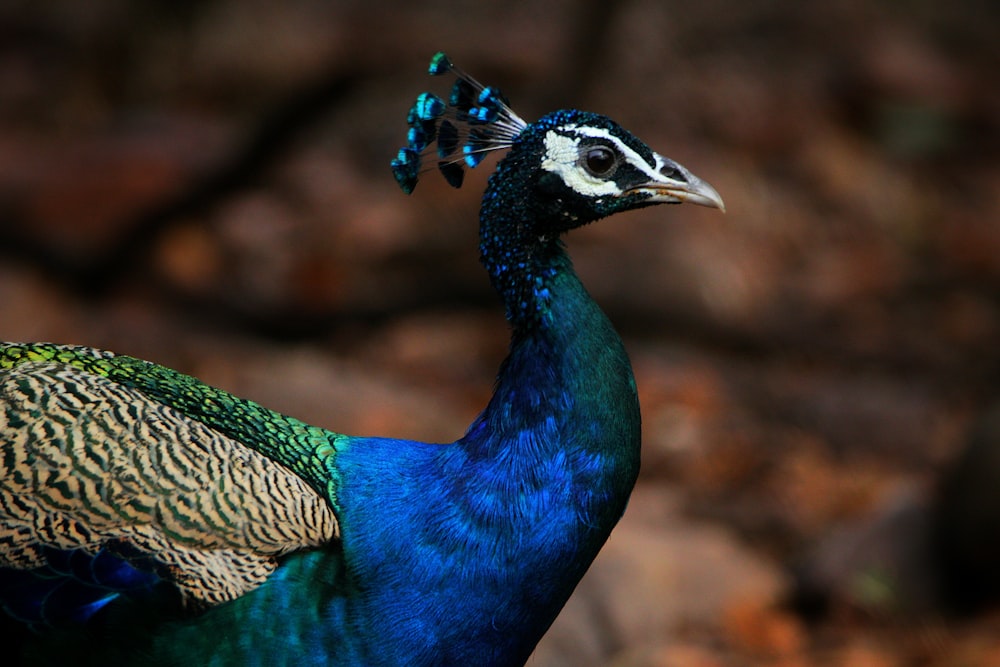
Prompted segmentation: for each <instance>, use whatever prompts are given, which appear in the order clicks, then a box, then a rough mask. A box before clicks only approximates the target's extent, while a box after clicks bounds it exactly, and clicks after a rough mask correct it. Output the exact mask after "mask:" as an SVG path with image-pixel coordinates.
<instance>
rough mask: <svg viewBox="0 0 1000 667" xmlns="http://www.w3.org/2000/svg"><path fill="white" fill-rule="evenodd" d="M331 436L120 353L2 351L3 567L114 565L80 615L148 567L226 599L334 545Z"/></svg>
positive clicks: (215, 599)
mask: <svg viewBox="0 0 1000 667" xmlns="http://www.w3.org/2000/svg"><path fill="white" fill-rule="evenodd" d="M340 437H343V436H338V435H336V434H332V433H329V432H327V431H324V430H322V429H318V428H315V427H310V426H308V425H306V424H303V423H302V422H298V421H297V420H294V419H292V418H290V417H285V416H283V415H280V414H277V413H274V412H271V411H267V410H265V409H264V408H261V407H260V406H258V405H256V404H254V403H252V402H250V401H245V400H243V399H238V398H236V397H233V396H231V395H229V394H226V393H225V392H222V391H220V390H217V389H214V388H212V387H209V386H207V385H204V384H203V383H200V382H199V381H197V380H195V379H194V378H191V377H189V376H185V375H181V374H179V373H176V372H174V371H171V370H169V369H166V368H163V367H160V366H156V365H154V364H149V363H148V362H142V361H139V360H137V359H133V358H130V357H122V356H115V355H112V354H110V353H107V352H101V351H97V350H92V349H89V348H78V347H64V346H54V345H44V344H42V345H31V346H13V345H7V346H0V568H8V572H7V573H6V574H7V575H8V577H7V578H8V579H9V575H10V570H20V571H32V572H35V573H39V572H42V573H44V576H43V577H42V578H43V579H46V580H51V579H52V578H53V576H54V575H53V572H55V573H56V574H62V575H64V576H65V577H70V578H72V577H76V578H77V579H79V578H80V577H79V575H78V571H79V570H80V569H81V568H80V566H79V565H78V564H76V565H74V564H73V563H71V562H70V561H69V560H68V558H69V557H70V556H72V557H73V558H75V559H76V561H77V562H79V561H80V560H81V559H82V560H83V561H85V562H86V569H87V570H88V573H89V574H88V576H92V575H93V572H94V571H95V569H100V567H102V563H101V560H102V559H103V560H104V561H109V560H110V561H112V562H113V563H115V564H117V565H118V566H117V567H113V568H111V569H112V570H113V573H114V576H112V577H110V580H111V583H109V582H108V579H109V577H104V580H103V581H101V582H100V587H102V588H103V589H104V590H103V591H102V593H101V595H102V596H103V597H98V598H97V599H96V600H86V602H88V603H89V604H90V605H91V607H88V608H97V607H94V605H95V604H96V602H98V601H101V600H107V599H108V591H109V590H110V591H111V592H112V595H113V594H114V592H115V591H117V590H125V589H127V588H128V587H129V586H131V585H135V582H136V579H137V576H138V579H139V580H140V582H141V583H145V582H143V581H142V580H143V579H144V577H143V576H142V575H144V574H145V579H146V580H148V579H149V576H150V575H152V576H154V577H155V578H156V579H157V580H160V581H162V580H166V581H169V582H171V583H172V584H173V585H174V586H175V587H176V588H177V589H178V591H179V592H180V594H181V597H182V599H183V600H184V601H185V602H187V603H193V604H195V605H213V604H217V603H220V602H224V601H226V600H231V599H233V598H236V597H238V596H240V595H242V594H244V593H246V592H247V591H249V590H252V589H253V588H255V587H257V586H258V585H260V584H261V583H262V582H263V581H264V580H265V579H266V578H267V577H268V575H269V574H270V573H271V572H273V571H274V569H275V568H276V566H277V561H276V559H277V557H279V556H280V555H282V554H285V553H288V552H290V551H293V550H297V549H304V548H309V547H316V546H319V545H322V544H324V543H327V542H329V541H330V540H333V539H335V538H337V536H338V525H337V520H336V518H335V515H334V512H333V507H332V505H333V502H334V499H333V497H332V495H331V494H332V489H333V485H332V482H331V480H330V478H329V476H326V477H325V478H324V474H323V472H322V469H323V467H324V465H325V461H324V458H329V457H331V456H332V455H333V453H334V444H335V443H336V441H337V438H340ZM265 452H266V453H265ZM57 563H65V565H64V566H63V567H62V568H61V569H60V567H58V566H57V565H56V564H57ZM122 566H124V567H122ZM105 569H107V568H105ZM125 575H128V576H125ZM116 577H117V579H116ZM56 578H58V577H56ZM51 589H52V587H51V586H47V587H43V589H42V592H41V593H39V594H44V595H46V596H51V595H52V590H51ZM20 590H21V594H23V593H24V590H25V589H23V588H22V589H20ZM27 590H29V591H30V590H31V589H30V588H29V589H27ZM0 595H2V593H0ZM35 604H38V602H37V601H35ZM85 606H86V605H85ZM98 606H99V605H98Z"/></svg>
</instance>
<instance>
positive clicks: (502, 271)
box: [470, 159, 640, 497]
mask: <svg viewBox="0 0 1000 667" xmlns="http://www.w3.org/2000/svg"><path fill="white" fill-rule="evenodd" d="M508 161H509V159H508V160H504V161H503V162H501V163H500V165H499V167H498V169H497V171H496V173H494V175H493V176H492V177H491V179H490V185H489V187H488V189H487V192H486V195H485V197H484V199H483V208H482V212H481V215H480V250H481V259H482V262H483V264H484V266H485V267H486V269H487V271H488V273H489V276H490V280H491V282H492V284H493V287H494V289H496V291H497V292H498V293H499V295H500V297H501V299H502V300H503V302H504V305H505V307H506V312H507V319H508V320H509V321H510V323H511V326H512V329H513V331H512V341H511V350H510V354H509V356H508V358H507V359H506V360H505V361H504V364H503V366H502V367H501V369H500V374H499V376H498V379H497V385H496V390H495V392H494V396H493V399H492V400H491V402H490V404H489V405H488V406H487V409H486V410H485V411H484V413H483V415H482V416H481V418H480V420H479V421H478V422H477V423H476V424H473V426H472V429H470V434H471V433H472V432H474V431H475V430H476V429H477V428H483V429H485V430H486V431H487V432H489V433H490V434H491V437H489V438H482V439H481V440H482V441H483V442H489V443H492V445H493V446H496V445H497V444H498V443H506V445H507V446H510V445H511V444H512V442H513V443H517V442H521V441H523V439H521V440H519V439H518V438H509V437H504V436H505V435H509V434H510V433H511V432H518V431H520V432H524V431H526V430H531V431H533V432H535V433H537V434H538V435H540V436H545V437H540V438H531V439H529V440H530V441H531V442H532V443H533V445H537V444H538V443H539V440H541V441H549V442H551V443H552V446H553V447H559V448H565V447H566V446H567V445H568V444H569V443H573V444H574V445H576V446H579V447H582V448H585V449H589V450H591V451H592V452H600V453H601V455H602V456H606V457H607V458H606V459H605V460H606V461H607V462H609V463H610V462H612V461H614V464H613V465H611V466H610V467H611V468H616V469H617V470H616V472H615V473H613V476H617V475H619V474H621V475H623V478H631V479H629V480H628V481H627V482H626V483H624V486H623V487H621V488H616V492H617V493H621V494H623V495H624V496H626V497H627V495H628V492H629V491H630V490H631V482H632V481H634V475H635V473H637V471H638V460H639V452H638V449H639V426H640V419H639V408H638V399H637V397H636V390H635V381H634V379H633V376H632V368H631V364H630V363H629V359H628V356H627V354H626V353H625V349H624V346H623V345H622V342H621V339H620V338H619V336H618V334H617V332H616V331H615V330H614V327H613V326H612V325H611V323H610V321H609V320H608V319H607V317H606V316H605V315H604V313H603V312H602V311H601V309H600V308H599V307H598V306H597V304H596V303H595V302H594V301H593V299H591V297H590V295H589V294H588V293H587V291H586V289H585V288H584V287H583V285H582V284H581V282H580V280H579V279H578V278H577V276H576V273H575V272H574V270H573V266H572V263H571V261H570V259H569V256H568V255H567V254H566V251H565V247H564V246H563V244H562V242H561V240H560V239H559V234H558V229H559V223H558V222H553V220H555V221H560V216H561V211H553V210H543V209H539V208H537V207H533V206H532V205H531V204H529V202H533V201H536V200H537V197H531V196H528V195H529V193H528V192H526V191H524V192H522V191H521V189H523V188H525V187H526V185H525V183H526V181H519V180H518V179H517V177H516V176H515V174H519V173H521V170H520V169H519V166H518V164H516V163H515V164H514V165H513V166H511V165H510V164H508ZM511 171H512V173H507V172H511ZM519 186H520V188H519ZM553 429H556V430H557V431H560V435H559V436H558V437H556V434H555V433H553V431H552V430H553ZM585 432H586V433H587V434H589V435H588V436H587V437H582V435H581V434H583V433H585ZM498 436H499V437H498ZM626 471H627V472H626ZM603 472H607V470H605V471H603ZM594 481H597V480H594ZM605 481H607V480H605ZM615 483H616V484H617V482H615ZM625 487H627V488H625Z"/></svg>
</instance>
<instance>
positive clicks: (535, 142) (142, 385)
mask: <svg viewBox="0 0 1000 667" xmlns="http://www.w3.org/2000/svg"><path fill="white" fill-rule="evenodd" d="M430 73H431V74H432V75H435V76H440V75H445V74H452V75H454V76H455V77H456V79H457V80H456V82H455V84H454V86H453V87H452V91H451V94H450V95H449V96H448V98H447V100H445V99H444V98H441V97H438V96H436V95H434V94H433V93H424V94H422V95H420V96H419V97H418V98H417V102H416V103H415V104H414V106H413V108H412V109H411V110H410V113H409V117H408V125H409V131H408V135H407V146H406V147H404V148H403V149H402V150H401V151H400V153H399V155H398V156H397V157H396V159H395V160H393V162H392V169H393V173H394V176H395V178H396V180H397V182H398V183H399V185H400V187H401V188H402V189H403V190H404V192H407V193H409V192H412V191H413V188H414V187H415V186H416V183H417V180H418V178H419V175H420V174H421V173H422V171H423V163H424V161H425V160H427V161H430V162H432V163H433V164H432V167H433V166H436V167H438V170H439V171H440V172H441V174H442V175H443V176H444V177H445V179H446V180H447V181H448V182H449V183H451V184H452V185H455V186H456V187H457V186H459V185H461V182H462V175H463V170H464V169H465V168H473V167H476V166H477V165H478V164H480V160H481V157H482V155H483V153H484V152H485V151H490V150H497V149H501V148H506V149H509V151H510V152H509V154H508V155H507V156H506V157H505V158H504V159H503V160H502V161H501V162H500V163H499V165H498V167H497V170H496V171H495V172H494V174H493V175H492V176H491V177H490V179H489V184H488V186H487V189H486V193H485V194H484V197H483V205H482V209H481V212H480V253H481V257H482V261H483V264H484V266H485V267H486V270H487V271H488V273H489V275H490V280H491V281H492V284H493V286H494V288H495V289H496V291H497V293H498V294H499V295H500V298H501V300H502V301H503V304H504V307H505V308H506V312H507V317H508V319H509V321H510V323H511V326H512V337H511V346H510V352H509V354H508V356H507V358H506V359H505V360H504V362H503V364H502V366H501V368H500V372H499V374H498V377H497V381H496V386H495V390H494V394H493V397H492V398H491V400H490V402H489V404H488V405H487V406H486V408H485V409H484V410H483V412H482V413H481V414H480V415H479V416H478V417H477V418H476V419H475V420H474V421H473V423H472V424H471V425H470V426H469V428H468V429H467V431H466V432H465V434H464V435H463V436H462V437H460V438H458V439H457V440H456V441H454V442H452V443H446V444H436V443H424V442H416V441H410V440H398V439H387V438H377V437H357V436H348V435H342V434H337V433H332V432H329V431H326V430H324V429H321V428H317V427H313V426H310V425H308V424H305V423H303V422H301V421H298V420H296V419H294V418H291V417H288V416H285V415H281V414H279V413H276V412H273V411H271V410H267V409H265V408H263V407H261V406H260V405H257V404H256V403H253V402H251V401H248V400H245V399H241V398H238V397H235V396H233V395H231V394H228V393H226V392H224V391H221V390H219V389H215V388H213V387H210V386H208V385H206V384H204V383H202V382H200V381H198V380H197V379H195V378H192V377H189V376H186V375H183V374H180V373H177V372H176V371H172V370H170V369H167V368H164V367H162V366H157V365H155V364H151V363H149V362H145V361H141V360H138V359H134V358H131V357H127V356H120V355H114V354H112V353H109V352H102V351H98V350H93V349H90V348H83V347H70V346H59V345H51V344H23V345H21V344H7V345H0V604H2V605H3V608H4V609H5V610H6V611H7V612H8V614H7V615H6V616H5V618H6V619H7V620H3V619H0V626H4V627H0V630H6V628H9V627H13V626H14V625H15V624H16V625H17V627H18V628H20V629H19V630H18V633H17V634H16V639H15V641H14V642H13V644H11V645H10V646H9V647H8V648H9V649H10V652H11V654H13V655H17V656H18V657H19V659H20V660H21V661H22V662H24V663H25V664H38V665H49V664H55V663H57V662H66V661H69V660H72V661H73V662H74V664H76V665H83V664H93V665H102V666H103V665H107V664H117V665H131V664H135V665H192V664H194V665H208V664H211V665H239V666H245V665H265V664H267V665H272V664H295V665H340V666H342V667H362V666H379V665H385V666H394V665H411V666H417V667H420V666H431V665H484V666H487V667H488V666H505V665H520V664H524V662H525V661H526V660H527V659H528V657H529V656H530V654H531V652H532V650H533V649H534V647H535V645H536V644H537V642H538V640H539V639H540V638H541V637H542V635H543V634H544V633H545V631H546V630H547V629H548V627H549V626H550V625H551V623H552V621H553V620H554V619H555V618H556V615H557V614H558V613H559V610H560V609H561V608H562V606H563V605H564V604H565V602H566V600H567V599H568V598H569V596H570V595H571V593H572V592H573V589H574V588H575V586H576V584H577V582H578V581H579V580H580V578H581V577H582V576H583V574H584V572H585V571H586V570H587V568H588V567H589V565H590V563H591V562H592V561H593V559H594V557H595V556H596V555H597V553H598V551H599V550H600V548H601V546H602V545H603V544H604V542H605V540H606V539H607V537H608V535H609V534H610V532H611V530H612V528H613V527H614V525H615V524H616V523H617V521H618V519H619V517H620V516H621V515H622V512H624V510H625V505H626V504H627V502H628V497H629V494H630V493H631V489H632V487H633V485H634V483H635V480H636V477H637V475H638V471H639V458H640V454H639V451H640V414H639V403H638V398H637V395H636V387H635V381H634V379H633V376H632V369H631V366H630V364H629V360H628V356H627V355H626V353H625V349H624V347H623V345H622V342H621V340H620V339H619V337H618V335H617V333H616V332H615V331H614V328H613V327H612V326H611V323H610V322H609V321H608V319H607V317H606V316H605V315H604V314H603V313H602V312H601V310H600V308H599V307H598V306H597V304H596V303H594V301H593V300H592V299H591V298H590V296H589V295H588V294H587V292H586V290H585V289H584V288H583V285H582V284H581V283H580V281H579V279H578V278H577V276H576V274H575V273H574V271H573V267H572V264H571V262H570V260H569V257H568V256H567V255H566V252H565V249H564V247H563V245H562V242H561V241H560V235H561V234H562V233H563V232H565V231H567V230H570V229H572V228H574V227H579V226H581V225H584V224H587V223H589V222H592V221H594V220H597V219H599V218H602V217H605V216H608V215H611V214H614V213H616V212H618V211H624V210H629V209H634V208H639V207H642V206H650V205H653V204H661V203H680V202H684V201H687V202H692V203H696V204H702V205H708V206H715V207H718V208H722V200H721V198H719V196H718V194H717V193H716V192H715V190H713V189H712V188H711V186H709V185H708V184H707V183H705V182H704V181H702V180H700V179H698V178H697V177H696V176H694V175H693V174H691V173H690V172H689V171H687V170H686V169H685V168H684V167H682V166H681V165H679V164H677V163H675V162H673V161H671V160H668V159H667V158H664V157H662V156H660V155H658V154H656V153H654V152H653V151H652V150H651V149H649V148H648V147H647V146H646V145H645V144H643V143H642V142H641V141H640V140H639V139H637V138H636V137H634V136H633V135H632V134H630V133H628V132H627V131H625V130H624V129H622V128H621V127H620V126H618V125H617V124H616V123H614V121H611V120H610V119H608V118H606V117H604V116H600V115H597V114H593V113H587V112H581V111H573V110H562V111H557V112H554V113H552V114H548V115H547V116H544V117H543V118H542V119H540V120H538V121H536V122H534V123H530V124H529V123H526V122H525V121H523V120H521V119H520V118H519V117H518V116H517V115H516V114H514V112H513V111H512V110H511V109H510V107H509V105H508V103H507V101H506V98H504V97H503V95H502V94H501V93H500V92H499V91H498V90H496V89H495V88H492V87H485V86H482V85H481V84H479V83H478V82H476V81H475V80H474V79H472V78H471V77H469V76H468V75H467V74H465V73H464V72H462V71H461V70H458V69H457V68H456V67H455V66H454V65H453V64H452V63H451V61H450V60H449V59H448V58H447V57H446V56H444V55H443V54H438V55H436V56H435V57H434V58H433V59H432V61H431V66H430ZM11 619H14V620H11ZM29 629H30V630H29Z"/></svg>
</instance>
